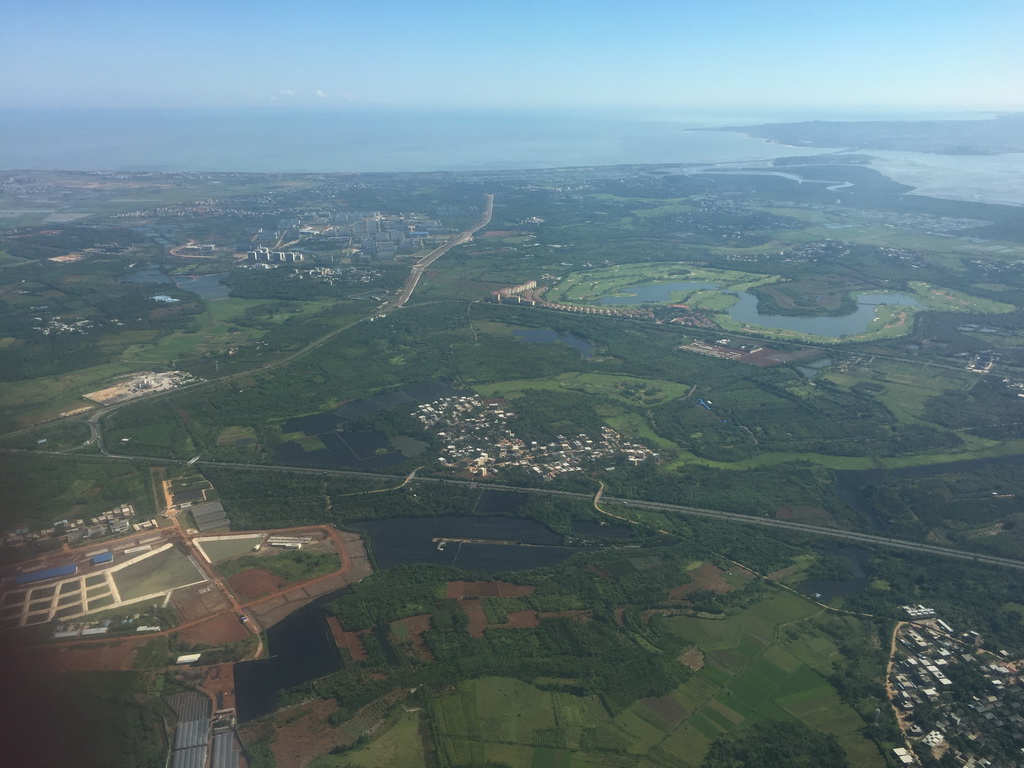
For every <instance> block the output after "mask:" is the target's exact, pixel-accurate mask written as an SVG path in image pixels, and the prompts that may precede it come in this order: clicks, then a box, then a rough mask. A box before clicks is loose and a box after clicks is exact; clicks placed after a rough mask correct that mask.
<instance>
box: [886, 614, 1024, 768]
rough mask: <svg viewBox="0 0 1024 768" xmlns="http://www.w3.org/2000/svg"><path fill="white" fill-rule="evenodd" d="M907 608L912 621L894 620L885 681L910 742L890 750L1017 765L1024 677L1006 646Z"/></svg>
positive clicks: (902, 758) (981, 764) (910, 761)
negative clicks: (993, 647) (995, 646)
mask: <svg viewBox="0 0 1024 768" xmlns="http://www.w3.org/2000/svg"><path fill="white" fill-rule="evenodd" d="M903 611H904V613H905V614H906V616H907V618H908V619H909V620H908V621H901V622H899V623H898V624H897V625H896V629H895V631H894V634H893V655H892V658H891V659H890V664H889V673H888V676H887V680H886V690H887V692H888V695H889V699H890V702H891V704H892V706H893V709H894V711H895V712H896V717H897V719H898V721H899V724H900V729H901V731H902V732H903V735H904V738H905V741H906V746H904V747H897V748H896V749H894V750H893V752H894V755H895V757H896V759H897V761H898V762H899V763H900V764H902V765H920V764H921V761H920V759H919V757H920V756H929V755H930V756H931V757H933V758H935V759H940V758H943V756H945V755H946V754H949V755H952V757H953V759H954V760H955V761H956V762H955V765H959V766H963V768H993V767H994V766H1003V765H1019V764H1020V762H1019V761H1020V759H1021V757H1022V756H1024V678H1022V676H1021V675H1020V672H1019V669H1018V667H1017V665H1016V664H1015V663H1014V662H1013V661H1012V660H1011V659H1010V657H1009V654H1008V652H1007V651H997V652H992V651H988V650H986V649H984V648H982V647H981V643H982V637H981V636H980V635H979V633H978V632H976V631H973V630H969V631H966V632H960V633H957V632H956V631H955V630H954V629H953V627H951V626H950V625H949V624H947V623H946V622H945V621H943V620H942V619H940V618H938V617H937V616H936V613H935V611H934V610H933V609H931V608H927V607H925V606H921V605H906V606H903ZM943 764H945V763H943Z"/></svg>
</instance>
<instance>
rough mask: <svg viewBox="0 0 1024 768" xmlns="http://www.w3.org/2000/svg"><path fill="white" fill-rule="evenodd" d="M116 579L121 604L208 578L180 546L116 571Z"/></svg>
mask: <svg viewBox="0 0 1024 768" xmlns="http://www.w3.org/2000/svg"><path fill="white" fill-rule="evenodd" d="M113 577H114V583H115V584H116V585H117V591H118V592H119V593H120V595H121V600H122V601H128V600H134V599H136V598H139V597H142V596H144V595H151V594H156V593H160V592H167V591H169V590H171V589H174V588H175V587H181V586H184V585H186V584H194V583H195V582H197V581H203V580H204V579H205V578H206V577H205V576H203V574H202V572H201V571H200V570H199V569H198V568H196V566H194V565H193V564H192V561H191V560H189V559H188V558H187V557H186V556H185V555H184V554H182V553H181V552H180V551H179V550H178V548H177V547H171V548H170V549H165V550H164V551H163V552H158V553H157V554H155V555H151V556H150V557H147V558H145V559H144V560H140V561H139V562H137V563H135V564H134V565H129V566H128V567H127V568H122V569H121V570H119V571H115V572H114V574H113Z"/></svg>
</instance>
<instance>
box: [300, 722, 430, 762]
mask: <svg viewBox="0 0 1024 768" xmlns="http://www.w3.org/2000/svg"><path fill="white" fill-rule="evenodd" d="M394 766H402V767H403V768H406V767H407V768H419V767H420V766H423V767H424V768H425V766H426V758H425V757H424V754H423V742H422V740H421V738H420V714H419V713H418V712H406V711H404V710H403V711H401V712H400V713H399V714H398V715H397V716H392V718H391V720H390V721H389V722H388V725H387V729H386V730H385V731H384V732H383V733H381V734H380V735H379V736H377V737H376V738H374V739H373V740H371V741H370V743H369V744H366V745H364V746H362V747H359V748H358V749H354V750H352V751H351V752H346V753H345V754H343V755H323V756H321V757H318V758H317V759H316V760H314V761H313V762H312V763H310V768H393V767H394Z"/></svg>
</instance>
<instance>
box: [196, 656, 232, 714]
mask: <svg viewBox="0 0 1024 768" xmlns="http://www.w3.org/2000/svg"><path fill="white" fill-rule="evenodd" d="M201 669H202V671H203V681H202V682H201V683H200V684H199V690H201V691H202V692H203V693H205V694H207V695H209V697H210V698H211V699H213V706H214V710H218V709H234V708H235V665H234V664H233V663H229V664H214V665H212V666H209V667H201Z"/></svg>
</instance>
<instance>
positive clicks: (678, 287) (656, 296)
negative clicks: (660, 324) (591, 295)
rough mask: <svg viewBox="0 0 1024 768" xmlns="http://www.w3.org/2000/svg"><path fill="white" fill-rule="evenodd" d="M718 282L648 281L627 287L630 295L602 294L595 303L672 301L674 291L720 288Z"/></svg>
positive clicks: (621, 303)
mask: <svg viewBox="0 0 1024 768" xmlns="http://www.w3.org/2000/svg"><path fill="white" fill-rule="evenodd" d="M718 287H719V285H718V283H646V284H644V285H631V286H629V287H628V288H625V289H624V290H625V291H629V292H630V294H631V295H629V296H602V297H601V298H600V299H598V300H597V301H596V302H594V303H595V304H619V305H623V304H644V303H646V302H656V303H659V304H664V303H665V302H667V301H670V300H671V298H672V293H673V292H679V293H689V292H691V291H706V290H710V289H712V288H718Z"/></svg>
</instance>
